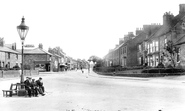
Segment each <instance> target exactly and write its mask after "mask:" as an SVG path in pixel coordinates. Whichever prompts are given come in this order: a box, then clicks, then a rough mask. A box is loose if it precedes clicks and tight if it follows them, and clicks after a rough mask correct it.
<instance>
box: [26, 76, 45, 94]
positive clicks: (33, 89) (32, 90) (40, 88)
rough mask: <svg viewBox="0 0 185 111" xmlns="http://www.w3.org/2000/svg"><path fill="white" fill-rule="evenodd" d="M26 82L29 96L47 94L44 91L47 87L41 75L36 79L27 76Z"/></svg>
mask: <svg viewBox="0 0 185 111" xmlns="http://www.w3.org/2000/svg"><path fill="white" fill-rule="evenodd" d="M24 84H25V89H26V90H27V92H28V96H29V97H31V96H34V97H38V94H41V95H42V96H44V95H45V93H44V92H45V89H44V85H43V82H42V78H41V77H39V79H38V80H36V81H35V79H32V78H31V77H26V80H25V81H24Z"/></svg>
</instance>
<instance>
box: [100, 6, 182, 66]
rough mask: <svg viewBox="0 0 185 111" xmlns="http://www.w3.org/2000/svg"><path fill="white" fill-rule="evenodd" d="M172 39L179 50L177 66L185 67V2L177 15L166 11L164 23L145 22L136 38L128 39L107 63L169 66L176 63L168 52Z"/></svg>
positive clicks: (108, 56) (176, 57)
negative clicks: (160, 64) (168, 43)
mask: <svg viewBox="0 0 185 111" xmlns="http://www.w3.org/2000/svg"><path fill="white" fill-rule="evenodd" d="M168 41H172V43H173V46H174V47H175V48H176V50H177V53H176V54H175V55H174V56H175V59H174V60H173V61H175V64H176V65H175V66H181V67H184V68H185V56H184V55H185V4H180V5H179V14H178V15H176V16H174V15H173V14H172V13H170V12H166V13H164V15H163V24H162V25H160V24H151V25H143V28H140V29H137V30H136V35H135V36H134V37H131V38H129V40H126V39H125V38H124V41H123V42H122V44H119V45H118V46H117V47H116V48H114V49H112V50H111V51H110V52H109V53H108V54H107V55H106V56H105V58H104V59H105V61H106V66H115V65H119V66H124V67H130V66H131V67H132V66H138V65H139V66H143V65H144V66H150V67H156V66H157V65H158V64H159V63H163V64H164V65H165V66H166V67H167V66H168V65H170V64H171V63H172V60H171V58H170V57H169V56H165V55H164V53H166V49H165V47H166V46H167V42H168ZM125 50H126V51H125ZM125 52H126V53H125ZM117 58H119V59H117ZM110 64H111V65H110Z"/></svg>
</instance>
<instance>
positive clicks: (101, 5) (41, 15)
mask: <svg viewBox="0 0 185 111" xmlns="http://www.w3.org/2000/svg"><path fill="white" fill-rule="evenodd" d="M183 3H185V1H184V0H173V1H172V0H4V1H3V0H1V1H0V15H1V18H0V37H4V39H5V43H7V44H9V43H14V42H16V43H17V46H18V48H20V46H21V42H20V37H19V35H18V33H17V30H16V27H17V26H18V25H20V23H21V18H22V16H24V17H25V23H26V25H27V26H29V27H30V30H29V32H28V35H27V37H26V40H25V44H33V45H35V46H36V47H37V46H38V44H39V43H42V44H43V47H44V49H45V50H48V48H49V47H51V48H53V47H56V46H60V47H61V48H62V49H63V51H64V52H65V53H66V54H67V55H68V56H71V57H73V58H75V59H76V58H80V59H88V58H89V57H90V56H91V55H96V56H99V57H103V56H105V55H106V54H107V53H108V50H109V49H112V48H114V47H115V45H116V44H118V42H119V38H122V37H123V36H124V35H125V34H127V33H128V32H135V30H136V28H138V27H142V26H143V25H144V24H151V23H160V24H162V16H163V14H164V13H165V12H169V11H170V12H172V13H173V14H174V15H177V14H178V13H179V4H183Z"/></svg>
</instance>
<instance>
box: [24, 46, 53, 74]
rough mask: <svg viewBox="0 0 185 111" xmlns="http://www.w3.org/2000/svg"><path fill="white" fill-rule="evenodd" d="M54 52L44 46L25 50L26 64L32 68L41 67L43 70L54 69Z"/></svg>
mask: <svg viewBox="0 0 185 111" xmlns="http://www.w3.org/2000/svg"><path fill="white" fill-rule="evenodd" d="M51 57H52V54H51V53H49V52H47V51H45V50H43V49H42V48H35V49H30V50H24V65H25V67H28V68H30V69H39V70H42V71H50V70H52V67H51V68H50V66H53V65H51V63H52V62H51Z"/></svg>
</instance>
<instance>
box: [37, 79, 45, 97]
mask: <svg viewBox="0 0 185 111" xmlns="http://www.w3.org/2000/svg"><path fill="white" fill-rule="evenodd" d="M36 83H37V86H38V91H39V93H40V94H41V95H42V96H44V95H45V94H44V92H45V89H44V86H43V82H42V78H41V77H40V78H39V79H38V80H37V81H36Z"/></svg>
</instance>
